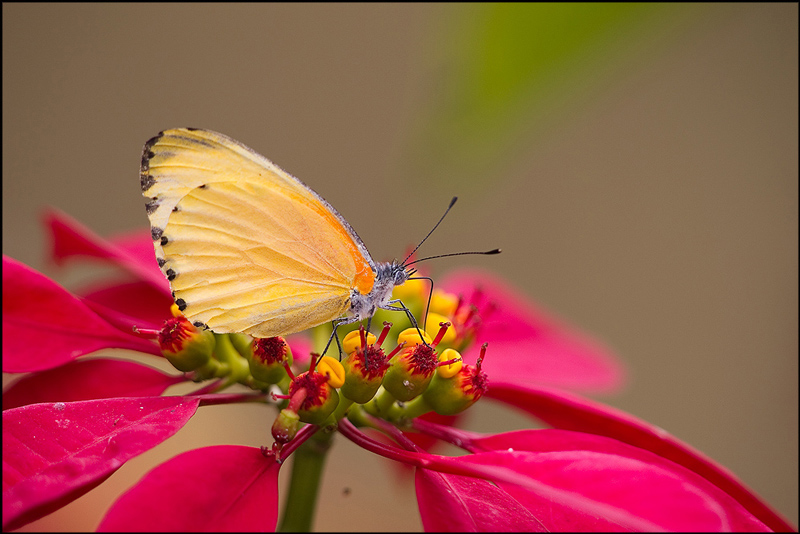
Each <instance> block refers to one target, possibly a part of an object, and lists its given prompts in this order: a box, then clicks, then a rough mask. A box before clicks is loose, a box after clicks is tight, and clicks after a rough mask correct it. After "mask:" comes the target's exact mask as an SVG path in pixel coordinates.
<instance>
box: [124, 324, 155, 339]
mask: <svg viewBox="0 0 800 534" xmlns="http://www.w3.org/2000/svg"><path fill="white" fill-rule="evenodd" d="M131 330H132V331H133V333H134V334H136V335H137V336H141V337H143V338H147V339H153V338H157V337H158V334H160V333H161V330H153V329H152V328H139V327H138V326H136V325H134V326H133V327H132V328H131Z"/></svg>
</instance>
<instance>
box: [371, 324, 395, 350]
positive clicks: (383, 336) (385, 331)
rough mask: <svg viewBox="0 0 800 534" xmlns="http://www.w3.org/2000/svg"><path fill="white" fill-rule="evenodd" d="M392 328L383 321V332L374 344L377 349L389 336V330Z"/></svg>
mask: <svg viewBox="0 0 800 534" xmlns="http://www.w3.org/2000/svg"><path fill="white" fill-rule="evenodd" d="M391 328H392V323H390V322H389V321H383V330H381V335H380V336H378V341H377V342H376V343H375V344H376V345H378V346H379V347H380V346H381V345H383V341H384V340H385V339H386V336H388V335H389V330H390V329H391Z"/></svg>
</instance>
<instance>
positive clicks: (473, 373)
mask: <svg viewBox="0 0 800 534" xmlns="http://www.w3.org/2000/svg"><path fill="white" fill-rule="evenodd" d="M486 346H487V344H485V343H484V345H483V347H481V354H480V356H479V357H478V362H477V363H476V364H475V367H472V366H471V365H463V366H462V367H461V369H460V370H459V371H458V372H457V373H456V374H455V375H450V373H447V372H444V373H442V372H439V373H436V374H435V376H434V377H433V379H432V380H431V383H430V385H429V386H428V388H427V389H426V390H425V392H424V393H423V394H422V398H423V400H424V401H425V403H426V404H427V405H428V406H430V408H431V409H433V410H434V411H435V412H436V413H438V414H440V415H455V414H457V413H461V412H463V411H464V410H466V409H467V408H469V407H470V406H472V405H473V404H475V402H476V401H477V400H478V399H480V398H481V397H482V396H483V394H484V393H485V392H486V389H487V379H486V374H485V373H484V372H482V371H481V363H482V362H483V357H484V355H485V354H486Z"/></svg>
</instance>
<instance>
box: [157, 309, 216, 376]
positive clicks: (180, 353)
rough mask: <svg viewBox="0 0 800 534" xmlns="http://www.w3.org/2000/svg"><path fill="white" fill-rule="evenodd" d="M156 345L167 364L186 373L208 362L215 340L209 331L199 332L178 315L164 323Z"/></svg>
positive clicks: (199, 330)
mask: <svg viewBox="0 0 800 534" xmlns="http://www.w3.org/2000/svg"><path fill="white" fill-rule="evenodd" d="M158 344H159V345H160V347H161V353H162V354H163V355H164V357H165V358H166V359H167V360H168V361H169V363H171V364H172V365H173V366H174V367H175V368H176V369H178V370H179V371H183V372H185V373H186V372H189V371H194V370H196V369H199V368H200V367H203V366H204V365H205V364H207V363H208V362H209V360H210V359H211V356H212V354H213V353H214V347H215V345H216V340H215V338H214V334H213V333H212V332H211V331H210V330H201V329H199V328H197V327H196V326H194V325H193V324H192V323H190V322H189V320H188V319H186V318H185V317H184V316H182V315H180V316H178V317H173V318H172V319H169V320H167V321H166V322H165V323H164V327H163V328H162V329H161V332H159V334H158Z"/></svg>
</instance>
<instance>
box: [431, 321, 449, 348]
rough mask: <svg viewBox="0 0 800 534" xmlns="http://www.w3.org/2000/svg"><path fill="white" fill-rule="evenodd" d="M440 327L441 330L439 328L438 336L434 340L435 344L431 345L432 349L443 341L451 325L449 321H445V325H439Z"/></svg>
mask: <svg viewBox="0 0 800 534" xmlns="http://www.w3.org/2000/svg"><path fill="white" fill-rule="evenodd" d="M439 326H440V327H441V328H439V333H438V334H436V338H435V339H434V340H433V343H431V347H435V346H436V345H438V344H439V342H441V341H442V338H443V337H444V335H445V333H446V332H447V329H448V328H449V327H450V323H449V322H448V321H445V322H443V323H439Z"/></svg>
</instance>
